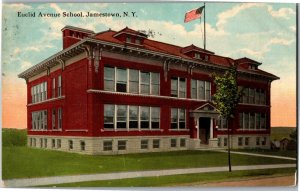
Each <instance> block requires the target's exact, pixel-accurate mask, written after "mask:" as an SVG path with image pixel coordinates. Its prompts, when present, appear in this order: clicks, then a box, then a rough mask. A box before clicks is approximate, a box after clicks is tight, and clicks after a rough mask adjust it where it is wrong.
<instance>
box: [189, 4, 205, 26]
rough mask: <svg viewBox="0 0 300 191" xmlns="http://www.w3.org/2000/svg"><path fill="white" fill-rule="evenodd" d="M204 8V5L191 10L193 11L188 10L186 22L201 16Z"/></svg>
mask: <svg viewBox="0 0 300 191" xmlns="http://www.w3.org/2000/svg"><path fill="white" fill-rule="evenodd" d="M203 9H204V6H202V7H200V8H198V9H194V10H191V11H189V12H187V13H186V14H185V17H184V22H185V23H187V22H190V21H192V20H195V19H198V18H200V17H201V15H202V11H203Z"/></svg>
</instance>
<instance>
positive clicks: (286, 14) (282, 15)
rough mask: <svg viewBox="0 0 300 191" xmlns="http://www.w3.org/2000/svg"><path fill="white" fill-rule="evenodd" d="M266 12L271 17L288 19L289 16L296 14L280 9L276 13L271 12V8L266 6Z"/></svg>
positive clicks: (288, 9) (291, 10) (290, 10)
mask: <svg viewBox="0 0 300 191" xmlns="http://www.w3.org/2000/svg"><path fill="white" fill-rule="evenodd" d="M268 12H269V13H270V15H271V16H272V17H276V18H285V19H288V18H290V16H292V15H295V14H296V12H295V11H294V10H293V9H291V8H280V9H279V10H278V11H275V10H273V7H272V6H268Z"/></svg>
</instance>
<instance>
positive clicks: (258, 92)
mask: <svg viewBox="0 0 300 191" xmlns="http://www.w3.org/2000/svg"><path fill="white" fill-rule="evenodd" d="M259 97H260V90H259V89H256V90H255V104H260V100H259Z"/></svg>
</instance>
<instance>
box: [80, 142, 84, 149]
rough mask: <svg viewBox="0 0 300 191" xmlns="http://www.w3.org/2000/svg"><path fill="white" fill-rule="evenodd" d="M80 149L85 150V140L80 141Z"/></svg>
mask: <svg viewBox="0 0 300 191" xmlns="http://www.w3.org/2000/svg"><path fill="white" fill-rule="evenodd" d="M80 150H81V151H85V142H84V141H80Z"/></svg>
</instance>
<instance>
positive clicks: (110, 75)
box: [104, 67, 115, 91]
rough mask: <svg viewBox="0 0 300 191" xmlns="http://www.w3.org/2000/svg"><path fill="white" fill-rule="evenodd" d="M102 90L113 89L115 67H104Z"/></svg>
mask: <svg viewBox="0 0 300 191" xmlns="http://www.w3.org/2000/svg"><path fill="white" fill-rule="evenodd" d="M104 90H107V91H115V68H110V67H104Z"/></svg>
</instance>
